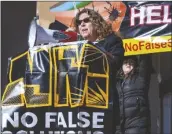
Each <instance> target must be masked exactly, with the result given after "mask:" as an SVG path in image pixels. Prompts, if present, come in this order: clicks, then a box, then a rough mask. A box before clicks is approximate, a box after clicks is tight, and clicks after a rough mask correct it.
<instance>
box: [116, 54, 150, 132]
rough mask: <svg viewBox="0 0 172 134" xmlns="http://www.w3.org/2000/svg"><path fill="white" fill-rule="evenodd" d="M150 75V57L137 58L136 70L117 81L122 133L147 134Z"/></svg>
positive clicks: (148, 125)
mask: <svg viewBox="0 0 172 134" xmlns="http://www.w3.org/2000/svg"><path fill="white" fill-rule="evenodd" d="M150 76H151V57H150V55H141V56H140V57H139V58H138V70H137V71H136V72H134V73H133V74H130V75H129V76H128V77H127V78H122V79H121V78H120V79H118V82H117V86H116V87H117V90H118V94H119V105H120V127H121V132H122V134H149V127H150V112H149V101H148V90H149V83H150Z"/></svg>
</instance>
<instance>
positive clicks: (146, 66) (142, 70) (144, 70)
mask: <svg viewBox="0 0 172 134" xmlns="http://www.w3.org/2000/svg"><path fill="white" fill-rule="evenodd" d="M138 64H139V68H138V72H139V75H140V76H141V77H143V78H145V79H148V78H149V77H150V75H151V73H152V59H151V55H150V54H144V55H139V57H138Z"/></svg>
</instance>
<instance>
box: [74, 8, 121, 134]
mask: <svg viewBox="0 0 172 134" xmlns="http://www.w3.org/2000/svg"><path fill="white" fill-rule="evenodd" d="M74 22H75V23H74V25H75V30H76V31H77V32H78V33H79V34H80V35H81V36H82V37H83V38H84V39H85V40H86V41H87V43H89V44H92V45H93V46H96V47H97V48H99V49H100V50H102V51H103V52H104V53H105V54H106V56H107V58H108V61H109V65H110V66H109V68H110V71H109V72H110V73H109V75H110V77H111V78H110V79H109V83H108V85H109V90H110V91H112V92H111V94H110V93H109V94H110V95H109V97H110V98H112V99H110V100H112V101H113V102H109V104H108V105H109V106H110V107H111V108H112V109H113V110H112V112H113V116H114V117H110V118H112V120H109V122H108V123H109V125H107V124H106V125H107V126H110V124H113V125H112V128H111V130H113V131H115V128H116V127H115V126H116V124H117V122H119V102H118V101H119V100H118V93H117V90H116V72H117V70H118V69H119V68H120V66H121V65H122V60H123V57H124V48H123V43H122V39H121V38H120V37H119V36H117V35H116V34H115V33H114V32H113V30H112V27H111V25H110V24H108V23H107V22H106V21H105V20H104V19H103V17H102V16H101V15H100V14H99V13H98V12H97V11H94V10H91V9H86V8H85V9H83V10H81V11H79V12H78V13H77V15H76V17H75V21H74ZM110 122H113V123H110ZM111 130H109V134H110V133H114V132H110V131H111Z"/></svg>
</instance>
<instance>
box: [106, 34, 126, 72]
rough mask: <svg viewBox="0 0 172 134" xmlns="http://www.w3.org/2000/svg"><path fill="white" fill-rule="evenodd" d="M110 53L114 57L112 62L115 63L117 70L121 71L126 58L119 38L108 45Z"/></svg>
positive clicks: (116, 37)
mask: <svg viewBox="0 0 172 134" xmlns="http://www.w3.org/2000/svg"><path fill="white" fill-rule="evenodd" d="M108 53H110V54H111V55H112V59H111V60H112V61H113V62H114V63H115V65H116V66H117V68H118V69H119V68H120V67H121V65H122V62H123V57H124V47H123V42H122V39H121V38H120V37H118V36H115V38H114V39H112V41H110V42H109V44H108Z"/></svg>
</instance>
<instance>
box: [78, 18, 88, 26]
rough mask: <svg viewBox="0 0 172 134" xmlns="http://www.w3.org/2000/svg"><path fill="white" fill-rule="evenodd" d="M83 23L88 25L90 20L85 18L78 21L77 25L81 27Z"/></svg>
mask: <svg viewBox="0 0 172 134" xmlns="http://www.w3.org/2000/svg"><path fill="white" fill-rule="evenodd" d="M82 22H84V23H88V22H90V19H89V18H85V19H83V20H77V21H76V24H77V25H78V26H79V25H81V23H82Z"/></svg>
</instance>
